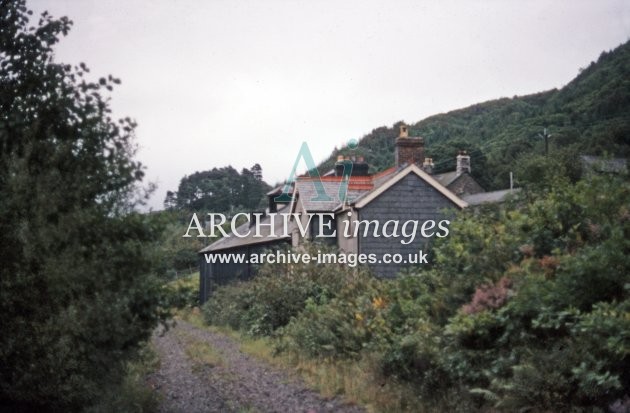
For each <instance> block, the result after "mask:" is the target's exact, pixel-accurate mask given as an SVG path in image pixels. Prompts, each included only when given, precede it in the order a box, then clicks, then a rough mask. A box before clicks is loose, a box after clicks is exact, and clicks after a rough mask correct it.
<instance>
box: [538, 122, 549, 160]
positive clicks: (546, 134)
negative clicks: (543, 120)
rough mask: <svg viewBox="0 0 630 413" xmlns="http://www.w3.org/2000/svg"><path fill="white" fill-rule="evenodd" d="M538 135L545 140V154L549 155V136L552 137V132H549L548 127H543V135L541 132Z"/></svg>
mask: <svg viewBox="0 0 630 413" xmlns="http://www.w3.org/2000/svg"><path fill="white" fill-rule="evenodd" d="M538 136H540V137H541V138H543V139H544V140H545V156H548V155H549V138H551V133H548V132H547V128H545V129H543V133H542V135H541V134H540V133H539V134H538Z"/></svg>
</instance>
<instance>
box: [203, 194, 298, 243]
mask: <svg viewBox="0 0 630 413" xmlns="http://www.w3.org/2000/svg"><path fill="white" fill-rule="evenodd" d="M288 208H289V206H288V205H282V207H281V208H278V214H280V213H283V212H289V209H288ZM270 222H271V218H270V217H269V216H268V215H267V216H265V217H264V218H263V219H262V220H261V221H260V223H261V224H268V223H270ZM248 227H249V222H245V223H244V224H242V225H240V226H238V227H237V228H236V231H237V232H238V233H239V234H243V233H245V232H247V230H248ZM250 229H251V232H250V234H249V235H247V236H246V237H243V238H239V237H236V236H234V235H233V234H232V233H231V232H228V231H225V232H227V233H228V235H230V236H229V237H223V238H220V239H218V240H216V241H215V242H213V243H212V244H210V245H208V246H207V247H205V248H204V249H202V250H201V251H199V252H201V253H204V252H213V251H220V250H225V249H228V248H234V247H243V246H245V245H256V244H262V243H268V242H272V241H279V240H285V239H286V240H288V239H291V236H290V235H289V236H288V237H283V236H282V235H283V233H284V220H283V218H282V216H279V215H278V216H276V217H275V219H274V234H275V235H277V237H271V236H270V235H271V228H270V227H269V226H268V225H261V226H260V235H262V236H261V237H255V236H254V235H255V234H256V231H255V228H254V227H252V228H250Z"/></svg>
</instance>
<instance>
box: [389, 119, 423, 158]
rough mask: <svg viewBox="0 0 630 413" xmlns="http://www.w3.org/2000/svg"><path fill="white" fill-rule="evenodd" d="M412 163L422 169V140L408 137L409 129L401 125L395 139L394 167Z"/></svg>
mask: <svg viewBox="0 0 630 413" xmlns="http://www.w3.org/2000/svg"><path fill="white" fill-rule="evenodd" d="M413 163H415V164H416V165H417V166H419V167H421V168H422V167H423V164H424V139H422V138H421V137H419V136H418V137H409V127H408V126H407V125H405V124H404V123H403V124H402V125H400V133H399V135H398V137H397V138H396V166H398V167H401V166H408V165H411V164H413Z"/></svg>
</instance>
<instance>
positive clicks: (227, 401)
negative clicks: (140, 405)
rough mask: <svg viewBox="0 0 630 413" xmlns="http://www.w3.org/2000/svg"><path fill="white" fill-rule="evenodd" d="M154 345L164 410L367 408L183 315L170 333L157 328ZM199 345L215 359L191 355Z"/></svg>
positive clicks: (154, 378)
mask: <svg viewBox="0 0 630 413" xmlns="http://www.w3.org/2000/svg"><path fill="white" fill-rule="evenodd" d="M153 344H154V346H155V348H156V350H157V352H158V353H159V355H160V368H159V370H158V371H157V372H155V373H154V374H152V375H151V376H150V377H149V378H148V381H149V383H150V384H151V385H152V386H153V387H154V388H156V389H157V390H158V391H159V392H160V393H161V395H162V401H161V404H160V408H159V410H158V411H159V412H160V413H180V412H182V413H183V412H186V413H201V412H282V413H285V412H304V413H316V412H317V413H320V412H348V413H359V412H364V410H363V409H362V408H359V407H357V406H349V405H346V404H343V402H341V401H340V400H338V399H332V400H327V399H324V398H322V397H321V396H320V395H318V394H317V393H315V392H313V391H311V390H308V389H307V388H306V387H305V386H304V384H303V383H301V382H299V381H298V380H297V379H295V378H292V377H291V376H290V375H289V374H288V373H287V372H284V371H282V370H279V369H277V368H275V367H273V366H270V365H268V364H267V363H264V362H262V361H260V360H258V359H255V358H254V357H252V356H249V355H247V354H245V353H243V352H241V351H240V349H239V345H238V343H236V342H235V341H234V340H232V339H231V338H229V337H227V336H225V335H222V334H219V333H214V332H210V331H207V330H202V329H199V328H197V327H195V326H193V325H192V324H189V323H187V322H185V321H182V320H179V321H177V324H176V325H175V326H174V327H172V328H171V329H169V330H168V331H167V332H166V334H159V333H157V332H156V334H154V335H153ZM199 348H201V349H202V350H204V349H206V351H207V352H209V353H210V356H212V357H211V358H210V359H211V362H200V361H199V358H198V357H197V358H195V359H194V360H193V359H192V358H191V356H190V354H191V353H190V352H191V351H193V350H191V349H199ZM207 360H208V358H207V357H206V361H207Z"/></svg>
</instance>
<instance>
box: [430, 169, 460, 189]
mask: <svg viewBox="0 0 630 413" xmlns="http://www.w3.org/2000/svg"><path fill="white" fill-rule="evenodd" d="M432 176H433V179H435V180H436V181H438V182H439V183H440V184H441V185H442V186H449V185H450V184H452V183H453V182H454V181H455V180H456V179H457V177H458V176H459V175H457V171H451V172H445V173H443V174H435V175H432Z"/></svg>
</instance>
